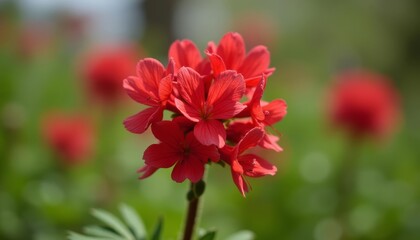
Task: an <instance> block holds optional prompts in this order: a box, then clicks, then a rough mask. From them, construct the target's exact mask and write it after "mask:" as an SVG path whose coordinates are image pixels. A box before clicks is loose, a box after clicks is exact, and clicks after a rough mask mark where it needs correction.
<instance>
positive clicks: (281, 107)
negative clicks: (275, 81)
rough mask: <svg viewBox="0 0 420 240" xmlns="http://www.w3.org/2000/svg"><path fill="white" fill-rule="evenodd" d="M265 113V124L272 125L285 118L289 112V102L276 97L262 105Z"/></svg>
mask: <svg viewBox="0 0 420 240" xmlns="http://www.w3.org/2000/svg"><path fill="white" fill-rule="evenodd" d="M262 110H263V112H264V114H265V118H264V124H265V125H268V126H271V125H273V124H275V123H277V122H279V121H281V120H282V119H283V117H284V116H285V115H286V114H287V104H286V102H285V101H284V100H282V99H276V100H273V101H271V102H270V103H268V104H267V105H265V106H263V107H262Z"/></svg>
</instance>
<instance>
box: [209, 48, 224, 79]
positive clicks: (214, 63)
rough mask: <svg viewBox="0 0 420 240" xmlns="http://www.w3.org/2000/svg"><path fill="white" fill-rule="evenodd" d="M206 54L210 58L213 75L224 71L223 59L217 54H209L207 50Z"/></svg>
mask: <svg viewBox="0 0 420 240" xmlns="http://www.w3.org/2000/svg"><path fill="white" fill-rule="evenodd" d="M207 56H208V57H209V59H210V64H211V68H212V70H213V75H214V76H215V77H217V76H219V74H220V73H221V72H223V71H226V66H225V63H224V62H223V59H222V58H221V57H220V56H219V55H217V54H214V53H213V54H210V53H208V52H207Z"/></svg>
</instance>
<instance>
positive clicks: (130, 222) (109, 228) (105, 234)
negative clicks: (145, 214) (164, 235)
mask: <svg viewBox="0 0 420 240" xmlns="http://www.w3.org/2000/svg"><path fill="white" fill-rule="evenodd" d="M120 213H121V215H122V219H123V221H120V220H119V219H118V218H117V217H116V216H115V215H113V214H112V213H109V212H107V211H105V210H100V209H94V210H92V215H93V216H94V217H96V218H97V219H98V220H100V221H102V222H103V223H104V224H105V226H88V227H86V228H84V232H85V235H82V234H78V233H75V232H70V234H69V237H68V239H69V240H99V239H102V240H145V239H147V232H146V229H145V227H144V224H143V221H142V219H141V218H140V216H139V215H138V214H137V213H136V211H135V210H134V209H133V208H131V207H129V206H128V205H125V204H122V205H121V206H120ZM162 225H163V220H162V219H161V218H160V219H159V220H158V223H157V226H156V228H155V230H154V232H153V235H152V236H151V238H150V239H151V240H159V239H160V236H161V232H162Z"/></svg>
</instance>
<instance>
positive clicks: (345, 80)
mask: <svg viewBox="0 0 420 240" xmlns="http://www.w3.org/2000/svg"><path fill="white" fill-rule="evenodd" d="M329 101H330V103H329V105H330V109H329V110H330V113H329V114H330V117H331V120H332V122H333V123H334V124H335V125H337V126H339V127H343V128H345V129H347V130H348V131H350V133H351V134H352V135H353V137H358V136H361V135H373V136H377V137H382V136H385V135H387V134H389V133H390V132H391V131H392V130H393V129H394V127H395V125H396V122H397V120H398V118H399V109H400V105H399V97H398V93H397V91H396V90H395V89H394V87H393V86H392V85H391V84H390V83H389V81H388V80H387V79H386V78H385V77H383V76H380V75H377V74H375V73H370V72H362V71H358V72H356V71H353V72H346V73H343V74H341V75H340V76H338V81H337V82H336V84H335V85H334V86H333V87H332V89H331V96H330V99H329Z"/></svg>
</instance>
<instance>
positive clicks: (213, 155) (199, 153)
mask: <svg viewBox="0 0 420 240" xmlns="http://www.w3.org/2000/svg"><path fill="white" fill-rule="evenodd" d="M185 142H186V143H187V144H188V145H189V147H190V154H191V155H194V156H196V157H197V158H199V159H200V160H201V161H202V162H204V163H206V162H207V161H209V160H211V161H213V162H217V161H219V159H220V154H219V151H218V150H217V148H216V146H214V145H211V146H205V145H203V144H201V143H200V142H199V141H198V140H197V139H196V138H195V136H194V133H192V132H190V133H188V134H187V136H186V137H185Z"/></svg>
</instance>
